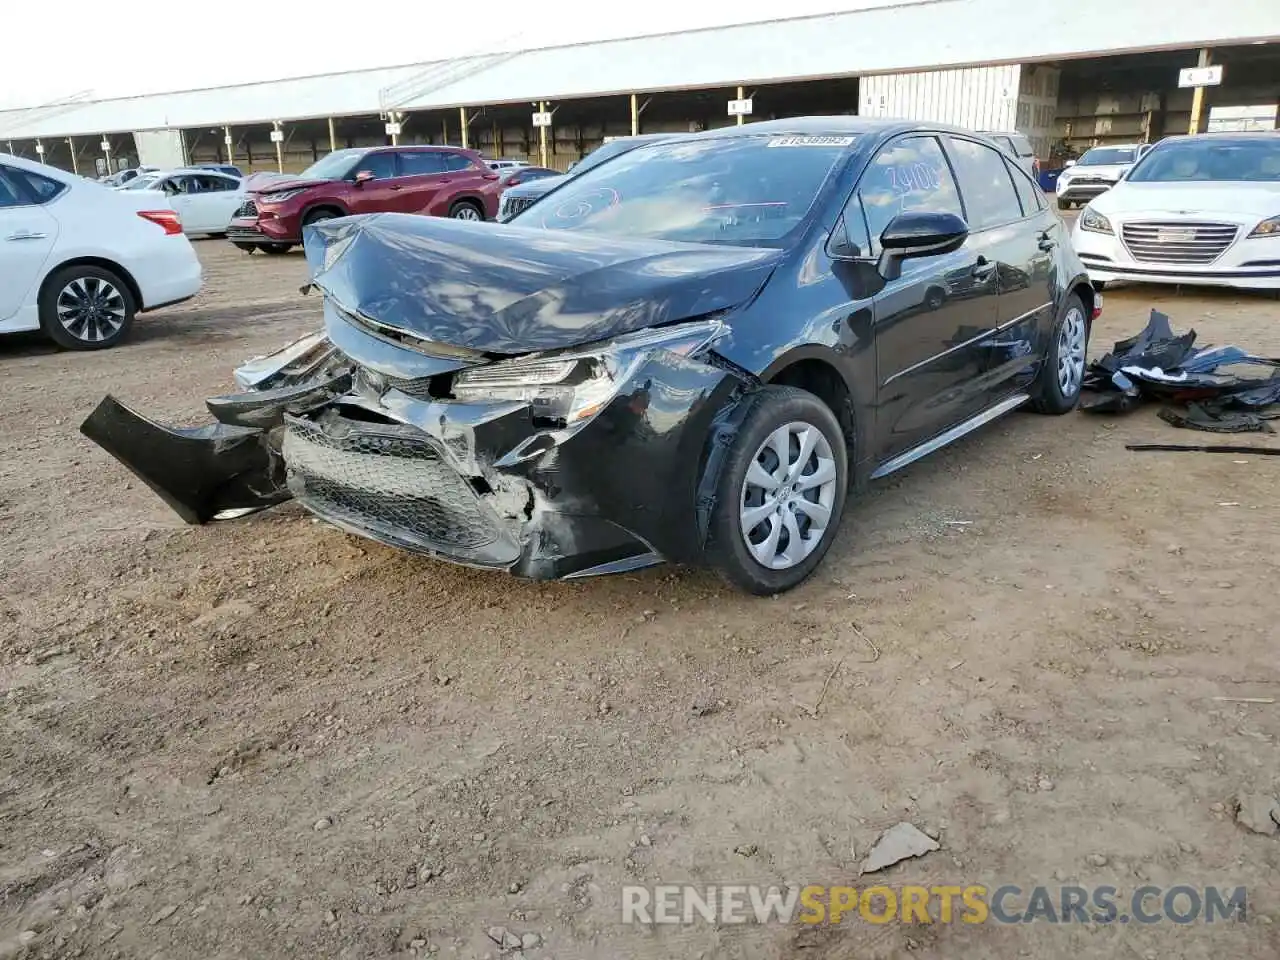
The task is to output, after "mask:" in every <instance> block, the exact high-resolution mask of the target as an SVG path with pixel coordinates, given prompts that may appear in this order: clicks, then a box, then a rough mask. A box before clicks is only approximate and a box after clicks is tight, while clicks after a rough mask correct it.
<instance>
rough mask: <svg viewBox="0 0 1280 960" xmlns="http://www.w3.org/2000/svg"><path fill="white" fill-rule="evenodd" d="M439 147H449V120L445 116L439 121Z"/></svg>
mask: <svg viewBox="0 0 1280 960" xmlns="http://www.w3.org/2000/svg"><path fill="white" fill-rule="evenodd" d="M440 145H441V146H445V147H447V146H448V145H449V118H448V117H447V116H446V117H444V118H443V119H442V120H441V121H440Z"/></svg>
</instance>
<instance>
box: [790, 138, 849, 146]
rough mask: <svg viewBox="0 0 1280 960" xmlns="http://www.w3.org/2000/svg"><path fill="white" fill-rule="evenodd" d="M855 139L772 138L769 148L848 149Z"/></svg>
mask: <svg viewBox="0 0 1280 960" xmlns="http://www.w3.org/2000/svg"><path fill="white" fill-rule="evenodd" d="M856 139H857V137H774V138H773V139H772V140H770V141H769V146H771V147H850V146H853V142H854V140H856Z"/></svg>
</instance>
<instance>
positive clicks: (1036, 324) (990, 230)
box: [944, 135, 1063, 399]
mask: <svg viewBox="0 0 1280 960" xmlns="http://www.w3.org/2000/svg"><path fill="white" fill-rule="evenodd" d="M944 142H945V144H946V148H947V154H948V156H949V157H950V159H951V165H952V168H953V169H954V170H955V173H956V178H957V179H958V180H959V183H960V193H961V195H962V196H963V198H964V204H965V216H966V219H967V221H968V223H969V229H970V231H972V235H974V236H976V237H978V238H979V239H980V242H981V244H982V247H983V250H984V253H983V255H984V256H986V257H987V258H988V259H989V260H991V261H992V262H994V263H995V265H996V288H997V294H998V299H997V308H996V315H997V325H996V330H995V331H994V333H993V335H992V336H991V337H990V338H988V339H987V340H985V341H983V343H982V344H981V347H982V350H983V352H984V354H985V357H984V360H983V368H984V372H985V378H986V380H987V381H988V386H989V389H988V393H989V395H991V398H992V399H995V395H1003V394H1005V393H1008V392H1009V390H1010V386H1009V380H1010V378H1012V377H1016V376H1017V374H1018V372H1019V370H1025V369H1027V368H1028V366H1029V365H1031V366H1034V363H1035V357H1037V356H1038V355H1039V353H1040V351H1039V350H1037V349H1036V348H1037V346H1038V345H1039V339H1040V338H1039V334H1038V332H1037V331H1039V330H1041V329H1043V328H1045V327H1046V326H1048V325H1049V324H1050V323H1051V322H1052V320H1053V311H1054V297H1053V282H1054V278H1053V276H1052V264H1053V260H1052V251H1053V248H1054V246H1055V245H1056V244H1057V243H1059V242H1062V239H1063V238H1062V236H1061V232H1062V229H1063V228H1062V224H1061V221H1059V220H1058V218H1057V217H1056V216H1051V215H1049V214H1048V211H1046V210H1044V208H1043V206H1042V205H1040V204H1042V203H1043V201H1040V204H1037V198H1036V196H1035V192H1036V191H1033V190H1032V189H1031V188H1032V184H1031V181H1030V179H1029V178H1028V177H1027V176H1026V174H1024V173H1023V172H1022V171H1021V170H1020V169H1018V168H1016V167H1014V166H1013V165H1012V164H1011V163H1010V161H1009V160H1008V158H1006V157H1003V156H1001V154H1000V152H999V151H997V150H993V149H992V148H991V147H989V146H987V145H986V144H984V143H980V142H978V141H976V140H970V139H969V138H967V137H961V136H956V135H949V136H947V137H946V138H944ZM1019 184H1021V185H1022V189H1021V190H1020V189H1019V187H1018V185H1019Z"/></svg>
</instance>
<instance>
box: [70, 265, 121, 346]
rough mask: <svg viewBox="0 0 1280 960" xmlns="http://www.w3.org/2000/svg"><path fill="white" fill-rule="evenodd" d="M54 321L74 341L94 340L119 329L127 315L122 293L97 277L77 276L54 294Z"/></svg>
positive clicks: (98, 339) (88, 341)
mask: <svg viewBox="0 0 1280 960" xmlns="http://www.w3.org/2000/svg"><path fill="white" fill-rule="evenodd" d="M55 308H56V311H57V315H58V322H59V323H60V324H62V327H63V329H64V330H66V331H67V333H69V334H71V336H73V337H75V338H76V339H77V340H82V341H84V342H86V343H97V342H101V341H103V340H107V339H109V338H111V337H113V336H115V335H116V334H117V333H119V332H120V328H121V327H123V326H124V321H125V317H126V316H127V312H126V307H125V300H124V295H123V294H122V293H121V292H120V291H119V290H118V289H116V286H115V284H113V283H111V281H109V280H103V279H102V278H101V277H77V278H76V279H75V280H72V281H71V282H70V283H68V284H67V285H66V286H65V287H63V288H62V290H61V291H60V292H59V293H58V299H57V302H56V304H55Z"/></svg>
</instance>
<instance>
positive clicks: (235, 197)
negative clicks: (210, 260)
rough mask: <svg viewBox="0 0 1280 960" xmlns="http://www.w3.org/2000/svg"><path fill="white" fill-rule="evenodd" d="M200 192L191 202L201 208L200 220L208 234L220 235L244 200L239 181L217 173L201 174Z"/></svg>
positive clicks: (199, 178)
mask: <svg viewBox="0 0 1280 960" xmlns="http://www.w3.org/2000/svg"><path fill="white" fill-rule="evenodd" d="M196 179H197V180H199V181H200V191H199V193H197V194H196V195H195V196H194V197H193V200H195V201H196V202H197V203H198V204H200V206H201V208H202V209H201V211H200V219H201V222H202V223H203V224H204V225H205V227H206V229H207V230H208V232H209V233H222V232H223V231H225V230H226V229H227V225H228V224H230V223H231V218H232V217H233V216H234V215H235V212H236V210H237V209H238V208H239V207H240V204H241V203H242V202H243V200H244V194H243V191H242V190H241V189H240V181H239V180H236V179H234V178H232V177H228V176H224V175H222V174H218V173H207V174H202V175H201V176H199V177H197V178H196Z"/></svg>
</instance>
